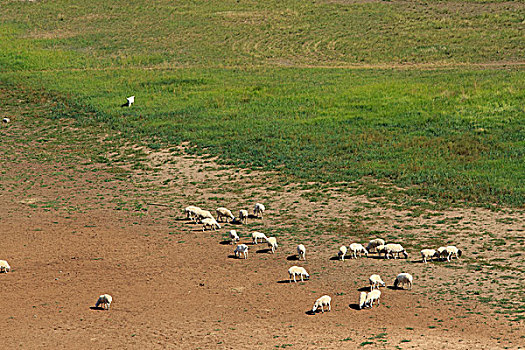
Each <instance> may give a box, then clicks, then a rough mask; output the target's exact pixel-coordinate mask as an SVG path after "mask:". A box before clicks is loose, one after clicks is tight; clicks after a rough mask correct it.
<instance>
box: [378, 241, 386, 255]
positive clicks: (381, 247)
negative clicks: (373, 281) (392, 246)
mask: <svg viewBox="0 0 525 350" xmlns="http://www.w3.org/2000/svg"><path fill="white" fill-rule="evenodd" d="M376 252H377V255H379V256H381V254H383V253H386V245H384V244H380V245H378V246H376Z"/></svg>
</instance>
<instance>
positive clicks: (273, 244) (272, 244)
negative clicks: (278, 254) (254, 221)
mask: <svg viewBox="0 0 525 350" xmlns="http://www.w3.org/2000/svg"><path fill="white" fill-rule="evenodd" d="M266 243H268V247H270V248H272V254H274V253H275V249H277V247H278V246H279V245H277V238H275V237H268V238H266Z"/></svg>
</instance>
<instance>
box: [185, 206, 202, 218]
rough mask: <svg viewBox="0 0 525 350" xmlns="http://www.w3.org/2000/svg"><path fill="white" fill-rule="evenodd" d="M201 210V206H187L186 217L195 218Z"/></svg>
mask: <svg viewBox="0 0 525 350" xmlns="http://www.w3.org/2000/svg"><path fill="white" fill-rule="evenodd" d="M199 210H201V208H199V207H196V206H194V205H190V206H188V207H186V208H184V212H185V213H186V218H188V219H193V218H194V217H195V216H197V212H198V211H199Z"/></svg>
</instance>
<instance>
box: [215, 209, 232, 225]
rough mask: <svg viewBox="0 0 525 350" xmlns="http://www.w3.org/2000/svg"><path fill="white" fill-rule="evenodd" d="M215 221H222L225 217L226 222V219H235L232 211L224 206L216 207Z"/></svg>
mask: <svg viewBox="0 0 525 350" xmlns="http://www.w3.org/2000/svg"><path fill="white" fill-rule="evenodd" d="M216 212H217V221H219V222H220V221H222V218H226V222H228V219H230V220H235V216H233V214H232V212H231V211H230V210H228V209H226V208H217V210H216Z"/></svg>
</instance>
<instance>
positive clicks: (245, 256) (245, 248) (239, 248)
mask: <svg viewBox="0 0 525 350" xmlns="http://www.w3.org/2000/svg"><path fill="white" fill-rule="evenodd" d="M233 252H234V254H235V256H236V257H237V258H240V257H241V254H242V255H243V259H248V246H247V245H246V244H239V245H238V246H237V248H235V250H234V251H233Z"/></svg>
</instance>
